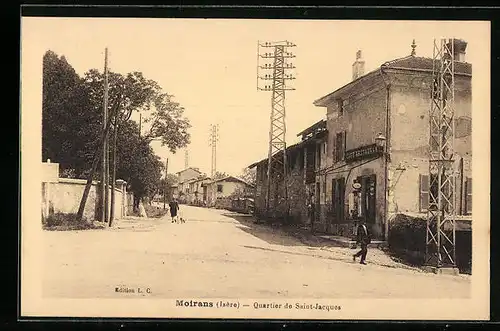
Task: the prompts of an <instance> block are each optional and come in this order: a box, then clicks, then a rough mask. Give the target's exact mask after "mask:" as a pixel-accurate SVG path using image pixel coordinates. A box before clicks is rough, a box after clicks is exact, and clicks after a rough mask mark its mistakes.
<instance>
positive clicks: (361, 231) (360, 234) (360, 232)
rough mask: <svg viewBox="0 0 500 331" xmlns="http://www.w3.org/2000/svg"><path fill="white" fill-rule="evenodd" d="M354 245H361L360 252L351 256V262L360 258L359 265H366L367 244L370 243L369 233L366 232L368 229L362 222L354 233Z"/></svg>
mask: <svg viewBox="0 0 500 331" xmlns="http://www.w3.org/2000/svg"><path fill="white" fill-rule="evenodd" d="M356 232H357V233H356V235H357V236H356V245H357V244H360V245H361V250H360V251H359V252H357V253H356V254H354V255H353V256H352V260H353V261H356V258H357V257H358V256H361V261H360V262H359V263H360V264H366V262H365V259H366V254H367V253H368V244H369V243H370V241H371V239H370V233H369V232H368V228H367V227H366V223H365V221H364V220H362V221H361V223H360V224H359V225H358V228H357V231H356Z"/></svg>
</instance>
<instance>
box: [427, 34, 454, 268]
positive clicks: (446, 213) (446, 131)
mask: <svg viewBox="0 0 500 331" xmlns="http://www.w3.org/2000/svg"><path fill="white" fill-rule="evenodd" d="M433 54H434V56H433V63H434V64H433V70H432V73H433V81H432V82H433V84H432V89H431V106H430V112H429V127H430V139H429V178H428V180H429V182H428V184H429V205H428V211H427V231H426V233H427V235H426V259H425V260H426V264H427V265H429V266H432V267H437V268H441V267H455V266H456V262H455V261H456V260H455V215H456V202H455V196H456V191H455V169H454V168H455V167H454V161H455V160H454V155H455V154H454V137H455V121H454V106H455V102H454V101H455V59H454V39H449V40H446V39H441V40H439V41H436V40H435V41H434V52H433Z"/></svg>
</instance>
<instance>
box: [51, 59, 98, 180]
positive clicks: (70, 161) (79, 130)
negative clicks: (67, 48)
mask: <svg viewBox="0 0 500 331" xmlns="http://www.w3.org/2000/svg"><path fill="white" fill-rule="evenodd" d="M42 100H43V101H42V158H43V160H47V159H52V160H53V161H56V162H59V163H60V166H61V172H62V174H67V175H68V176H74V177H80V176H81V175H82V173H83V172H84V170H85V169H88V168H90V165H89V164H91V161H90V162H89V159H91V158H92V153H91V152H90V151H91V150H89V147H90V148H92V147H93V146H92V145H93V144H92V142H95V141H97V140H98V139H97V137H98V132H99V129H100V127H99V129H98V128H97V124H96V122H97V121H98V120H99V119H98V117H99V116H98V114H96V113H95V112H92V111H89V110H90V109H89V103H88V95H87V93H86V89H85V86H84V81H83V80H82V79H81V78H80V77H79V76H78V74H77V73H76V71H75V69H73V67H72V66H71V65H70V64H69V63H68V62H67V60H66V58H65V57H64V56H61V57H59V56H58V55H57V54H56V53H54V52H52V51H47V52H46V53H45V55H44V57H43V89H42Z"/></svg>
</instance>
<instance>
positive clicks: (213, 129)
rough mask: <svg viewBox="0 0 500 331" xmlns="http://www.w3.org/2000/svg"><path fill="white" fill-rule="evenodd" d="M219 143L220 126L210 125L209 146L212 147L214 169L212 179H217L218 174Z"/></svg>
mask: <svg viewBox="0 0 500 331" xmlns="http://www.w3.org/2000/svg"><path fill="white" fill-rule="evenodd" d="M218 141H219V124H212V125H210V138H209V142H208V144H209V146H212V167H211V174H212V178H214V177H215V174H216V173H217V142H218Z"/></svg>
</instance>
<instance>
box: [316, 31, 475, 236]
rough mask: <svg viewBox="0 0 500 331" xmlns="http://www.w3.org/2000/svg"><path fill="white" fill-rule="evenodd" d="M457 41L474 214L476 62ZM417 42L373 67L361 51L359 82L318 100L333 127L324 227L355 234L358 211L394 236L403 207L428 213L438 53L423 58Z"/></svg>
mask: <svg viewBox="0 0 500 331" xmlns="http://www.w3.org/2000/svg"><path fill="white" fill-rule="evenodd" d="M455 42H456V45H455V47H454V48H455V52H456V54H455V55H454V56H455V127H456V130H455V142H454V147H455V152H456V158H455V159H456V164H455V168H456V170H457V174H458V176H457V178H458V180H457V183H456V184H457V185H456V187H457V192H456V196H457V197H458V199H457V200H458V201H457V211H459V213H460V214H461V215H462V217H463V218H466V219H470V218H471V216H470V215H471V214H472V201H471V198H472V191H471V189H472V178H471V174H472V171H471V161H472V145H471V77H472V66H471V64H469V63H466V62H464V59H465V49H466V46H467V44H466V43H465V42H464V41H458V40H456V41H455ZM415 47H416V45H415V44H413V45H412V52H411V54H410V55H409V56H406V57H403V58H399V59H396V60H393V61H389V62H386V63H384V64H382V65H381V66H380V67H379V68H377V69H376V70H373V71H371V72H369V73H367V74H364V72H363V70H364V62H363V60H362V59H361V52H358V53H357V56H356V61H355V62H354V64H353V81H351V82H350V83H349V84H347V85H345V86H342V87H341V88H339V89H337V90H335V91H333V92H332V93H330V94H328V95H326V96H323V97H321V98H320V99H318V100H316V101H315V102H314V105H316V106H318V107H324V108H326V112H327V129H328V133H329V136H328V144H327V158H326V163H325V164H324V166H323V167H322V168H321V170H320V171H319V173H318V174H319V176H317V178H316V180H317V182H316V185H317V188H318V189H317V190H316V192H317V194H318V195H321V196H322V199H321V200H320V206H319V209H320V210H321V212H320V219H319V225H320V227H321V228H322V230H323V231H324V232H327V233H332V234H339V235H343V234H348V233H349V232H351V231H352V229H353V224H354V220H355V219H356V216H357V217H362V218H364V219H365V220H366V221H367V223H368V225H369V226H370V227H371V230H372V233H373V234H374V236H375V237H376V238H379V239H387V237H386V236H387V233H388V229H389V222H390V220H391V219H392V218H393V217H394V216H395V215H397V214H398V213H403V214H408V215H413V216H417V217H422V218H426V213H427V205H428V201H429V190H436V188H435V187H431V188H429V187H428V178H427V176H428V167H429V160H428V144H429V141H432V140H429V131H430V130H429V125H430V124H429V123H430V121H429V107H430V104H431V84H432V83H433V77H432V70H433V60H432V59H430V58H424V57H417V56H416V53H415ZM377 140H378V141H379V142H382V144H377ZM355 183H356V184H355ZM357 185H360V188H359V191H360V195H359V197H360V200H359V204H358V205H357V206H356V205H355V203H354V199H353V198H354V197H355V195H354V194H353V186H357ZM321 188H323V190H321ZM356 207H357V208H356ZM329 209H331V210H332V213H331V216H330V215H328V213H327V212H326V211H327V210H329ZM354 209H356V210H354Z"/></svg>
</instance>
